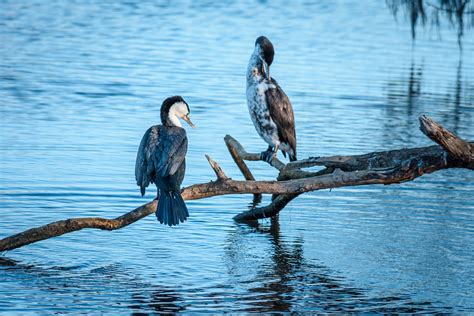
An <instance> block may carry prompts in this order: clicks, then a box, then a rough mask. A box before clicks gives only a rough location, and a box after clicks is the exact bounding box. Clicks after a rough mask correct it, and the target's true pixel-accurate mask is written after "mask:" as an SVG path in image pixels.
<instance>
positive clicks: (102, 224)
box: [0, 117, 473, 251]
mask: <svg viewBox="0 0 474 316" xmlns="http://www.w3.org/2000/svg"><path fill="white" fill-rule="evenodd" d="M420 122H421V129H422V131H423V132H425V133H426V134H427V135H428V136H429V137H430V138H432V139H434V140H435V141H436V142H438V143H440V144H441V145H442V146H443V147H440V146H430V147H422V148H411V149H400V150H391V151H385V152H375V153H369V154H365V155H357V156H333V157H322V158H310V159H306V160H305V161H303V162H300V163H299V164H297V163H293V167H290V168H289V169H288V168H285V164H283V163H282V162H281V161H279V160H278V159H276V158H275V159H274V160H273V161H272V165H273V166H274V167H275V168H277V169H279V168H280V169H279V170H281V171H280V175H279V177H278V179H280V180H281V181H278V180H276V181H255V180H247V181H236V180H232V179H229V178H228V177H227V176H226V175H225V173H224V172H223V170H222V169H221V168H220V167H219V165H218V164H217V163H216V162H215V161H213V160H212V158H210V157H209V156H206V157H207V158H208V160H209V163H210V165H211V167H212V168H213V170H214V172H215V173H216V175H217V178H218V180H217V181H210V182H206V183H201V184H194V185H191V186H189V187H186V188H184V189H183V190H182V192H181V195H182V197H183V199H185V200H196V199H202V198H207V197H212V196H217V195H227V194H263V193H266V194H279V196H277V197H276V198H275V199H274V200H273V201H272V203H271V204H269V205H268V206H265V207H260V208H254V209H251V210H249V211H247V212H243V213H241V214H239V215H237V216H235V219H236V220H248V219H259V218H265V217H271V216H274V215H276V214H278V213H279V212H280V211H281V210H282V209H283V208H284V207H285V206H286V205H287V204H288V203H289V202H290V201H291V200H293V199H294V198H296V197H297V196H298V195H299V194H301V193H304V192H309V191H315V190H321V189H330V188H337V187H343V186H356V185H368V184H393V183H401V182H405V181H410V180H413V179H415V178H417V177H419V176H421V175H423V174H425V173H431V172H435V171H438V170H442V169H446V168H469V169H473V159H472V148H473V145H472V144H470V143H468V142H465V141H463V140H461V139H460V138H459V137H457V136H456V135H454V134H453V133H451V132H449V131H447V130H445V129H444V128H443V127H442V126H441V125H439V124H437V123H435V122H434V121H432V120H431V119H429V118H427V117H422V118H420ZM226 144H228V146H229V144H230V146H233V147H234V148H235V150H236V152H237V153H238V156H239V157H240V158H241V160H242V163H243V160H260V154H251V153H247V152H246V151H245V150H244V149H243V147H242V146H241V145H240V144H239V143H238V142H237V141H236V140H235V139H233V138H232V137H230V136H226ZM443 148H445V149H446V151H445V150H444V149H443ZM257 156H258V157H257ZM256 158H258V159H256ZM234 159H235V158H234ZM316 162H318V163H321V164H322V165H324V166H327V168H326V169H324V170H321V171H318V172H307V171H304V170H301V169H298V168H297V169H294V166H296V165H298V167H303V166H307V165H308V164H313V163H316ZM237 164H239V163H237ZM291 164H292V163H289V164H288V165H291ZM249 172H250V170H249ZM156 207H157V201H156V200H154V201H151V202H149V203H147V204H144V205H142V206H140V207H138V208H137V209H135V210H133V211H131V212H129V213H126V214H124V215H122V216H120V217H117V218H115V219H105V218H72V219H68V220H62V221H57V222H53V223H51V224H48V225H44V226H41V227H38V228H33V229H29V230H27V231H24V232H22V233H19V234H16V235H13V236H10V237H6V238H4V239H1V240H0V251H7V250H12V249H16V248H19V247H22V246H25V245H28V244H31V243H34V242H37V241H40V240H44V239H48V238H51V237H55V236H61V235H63V234H66V233H70V232H73V231H78V230H81V229H84V228H95V229H102V230H115V229H120V228H123V227H125V226H128V225H130V224H132V223H134V222H136V221H138V220H140V219H142V218H143V217H146V216H148V215H150V214H153V213H154V212H155V211H156Z"/></svg>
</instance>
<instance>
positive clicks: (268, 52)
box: [255, 36, 275, 80]
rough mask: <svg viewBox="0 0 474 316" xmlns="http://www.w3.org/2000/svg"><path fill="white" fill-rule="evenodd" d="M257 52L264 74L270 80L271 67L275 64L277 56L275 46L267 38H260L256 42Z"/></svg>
mask: <svg viewBox="0 0 474 316" xmlns="http://www.w3.org/2000/svg"><path fill="white" fill-rule="evenodd" d="M255 51H256V52H257V53H258V57H259V58H260V60H261V62H262V72H263V73H264V74H265V76H266V77H267V79H268V80H271V78H270V65H271V64H272V62H273V57H274V56H275V50H274V49H273V44H272V42H270V40H269V39H268V38H266V37H265V36H260V37H258V38H257V39H256V40H255Z"/></svg>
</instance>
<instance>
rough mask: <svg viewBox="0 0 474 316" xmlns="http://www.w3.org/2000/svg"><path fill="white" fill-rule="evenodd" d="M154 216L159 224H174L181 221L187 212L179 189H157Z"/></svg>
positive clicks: (187, 214)
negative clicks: (156, 205) (156, 204)
mask: <svg viewBox="0 0 474 316" xmlns="http://www.w3.org/2000/svg"><path fill="white" fill-rule="evenodd" d="M159 195H160V196H159V198H158V207H157V209H156V218H157V219H158V221H159V222H160V223H161V224H165V225H169V226H174V225H178V224H179V223H180V222H181V223H183V222H184V221H185V220H186V219H187V218H188V217H189V212H188V208H187V207H186V204H184V200H183V198H182V197H181V194H180V193H179V191H163V190H160V191H159Z"/></svg>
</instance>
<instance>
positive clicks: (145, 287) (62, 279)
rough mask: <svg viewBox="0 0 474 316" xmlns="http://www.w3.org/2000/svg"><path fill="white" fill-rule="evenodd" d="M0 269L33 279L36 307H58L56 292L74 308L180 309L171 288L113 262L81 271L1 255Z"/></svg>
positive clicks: (136, 312) (12, 275)
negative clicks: (80, 298)
mask: <svg viewBox="0 0 474 316" xmlns="http://www.w3.org/2000/svg"><path fill="white" fill-rule="evenodd" d="M0 271H1V274H2V279H8V278H15V279H17V280H24V281H25V286H27V284H26V283H27V282H28V280H34V283H35V287H34V288H30V291H31V293H30V294H31V295H32V296H31V297H30V300H31V305H34V303H33V302H37V303H36V305H37V310H38V311H40V310H44V309H45V308H60V306H57V302H55V301H54V300H53V299H54V296H57V295H61V297H63V298H64V300H63V301H62V304H66V305H67V304H68V302H69V303H70V304H74V305H75V306H76V307H75V308H77V310H81V311H85V312H88V311H90V312H91V311H95V310H97V306H100V309H101V310H104V309H105V310H107V309H108V308H109V309H110V311H112V310H116V309H117V308H126V309H127V310H129V311H131V312H132V314H133V315H145V314H148V313H150V312H151V313H153V312H157V313H176V312H179V311H181V310H183V309H184V307H183V306H181V305H179V304H178V302H179V301H181V299H180V297H179V296H178V295H177V294H176V291H175V290H173V289H171V288H169V287H167V286H157V285H153V284H149V283H146V282H143V281H141V280H139V279H137V278H134V277H133V274H132V273H130V271H124V270H123V269H122V268H121V267H120V266H117V265H111V266H105V267H99V268H95V269H92V270H86V271H85V270H84V268H83V267H77V266H73V267H51V268H43V267H38V266H35V265H32V264H23V263H20V262H18V261H15V260H11V259H8V258H5V257H2V258H0ZM2 279H0V281H2ZM79 293H81V294H85V295H87V296H88V298H89V299H88V300H87V301H81V302H78V301H77V295H79ZM52 294H54V295H52ZM114 297H115V299H114ZM64 307H65V308H67V306H64ZM29 308H31V306H29Z"/></svg>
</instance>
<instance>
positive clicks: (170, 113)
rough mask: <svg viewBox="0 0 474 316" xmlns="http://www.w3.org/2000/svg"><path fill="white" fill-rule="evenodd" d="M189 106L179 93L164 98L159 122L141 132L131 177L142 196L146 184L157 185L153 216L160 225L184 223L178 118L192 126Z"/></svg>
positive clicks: (183, 147) (184, 143)
mask: <svg viewBox="0 0 474 316" xmlns="http://www.w3.org/2000/svg"><path fill="white" fill-rule="evenodd" d="M189 113H190V111H189V106H188V104H187V103H186V101H184V100H183V98H182V97H180V96H174V97H170V98H167V99H166V100H164V101H163V104H162V105H161V123H162V125H154V126H152V127H150V128H149V129H148V130H147V131H146V132H145V135H143V138H142V141H141V143H140V147H139V148H138V153H137V161H136V163H135V179H136V180H137V185H138V186H139V187H140V192H141V194H142V196H143V195H144V194H145V189H146V187H148V185H149V184H150V183H154V184H155V185H156V188H157V200H158V206H157V210H156V217H157V219H158V221H159V222H160V223H162V224H165V225H169V226H174V225H178V224H179V223H180V222H181V223H182V222H184V221H185V220H186V219H187V218H188V217H189V212H188V209H187V207H186V204H185V203H184V200H183V198H182V197H181V193H180V186H181V183H182V182H183V179H184V173H185V170H186V164H185V156H186V152H187V150H188V138H187V136H186V131H185V130H184V128H183V127H182V125H181V122H180V121H179V119H180V118H181V119H183V120H184V121H186V122H187V123H188V124H189V125H190V126H191V127H193V128H194V127H195V126H194V124H193V123H192V122H191V120H190V119H189Z"/></svg>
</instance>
